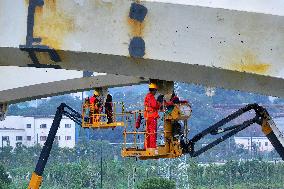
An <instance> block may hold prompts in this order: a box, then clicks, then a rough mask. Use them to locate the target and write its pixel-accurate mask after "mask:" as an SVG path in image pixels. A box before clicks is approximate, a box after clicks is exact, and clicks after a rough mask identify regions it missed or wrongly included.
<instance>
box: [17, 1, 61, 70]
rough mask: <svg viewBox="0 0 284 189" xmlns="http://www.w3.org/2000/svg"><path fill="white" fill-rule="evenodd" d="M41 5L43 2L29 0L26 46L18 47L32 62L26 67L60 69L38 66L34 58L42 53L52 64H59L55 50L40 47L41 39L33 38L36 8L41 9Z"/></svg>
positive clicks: (45, 46)
mask: <svg viewBox="0 0 284 189" xmlns="http://www.w3.org/2000/svg"><path fill="white" fill-rule="evenodd" d="M43 5H44V0H29V6H28V18H27V36H26V44H25V45H20V46H19V48H20V49H21V50H22V51H26V52H28V54H29V57H30V58H31V60H32V62H33V64H28V66H33V67H40V68H42V67H44V68H47V67H48V68H56V69H60V68H61V67H60V66H59V65H42V64H40V62H39V60H38V58H37V56H36V53H37V52H44V53H48V54H49V57H50V59H51V60H52V61H53V62H61V59H60V56H59V55H58V53H57V52H56V50H55V49H53V48H50V47H49V46H47V45H40V44H39V43H40V42H41V38H40V37H34V21H35V11H36V7H42V6H43ZM34 43H37V44H34Z"/></svg>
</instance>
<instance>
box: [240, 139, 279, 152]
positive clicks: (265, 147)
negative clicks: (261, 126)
mask: <svg viewBox="0 0 284 189" xmlns="http://www.w3.org/2000/svg"><path fill="white" fill-rule="evenodd" d="M234 139H235V143H236V145H237V146H238V147H242V148H243V149H247V150H249V151H251V149H253V147H254V146H255V147H257V150H258V151H260V152H265V151H266V152H270V151H272V150H273V149H274V148H273V146H272V144H271V143H270V141H269V140H268V138H266V137H234Z"/></svg>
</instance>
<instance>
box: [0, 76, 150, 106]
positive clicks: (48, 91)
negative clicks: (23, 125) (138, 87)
mask: <svg viewBox="0 0 284 189" xmlns="http://www.w3.org/2000/svg"><path fill="white" fill-rule="evenodd" d="M147 82H148V80H147V79H143V78H137V77H129V76H118V75H111V74H107V75H98V76H93V77H84V78H75V79H68V80H62V81H54V82H49V83H42V84H36V85H30V86H24V87H18V88H14V89H8V90H4V91H0V104H14V103H18V102H23V101H28V100H34V99H38V98H44V97H50V96H55V95H61V94H66V93H72V92H81V91H86V90H92V89H94V88H99V87H100V88H103V89H107V88H111V87H120V86H127V85H135V84H141V83H147ZM5 107H7V106H3V110H4V109H5ZM6 109H7V108H6Z"/></svg>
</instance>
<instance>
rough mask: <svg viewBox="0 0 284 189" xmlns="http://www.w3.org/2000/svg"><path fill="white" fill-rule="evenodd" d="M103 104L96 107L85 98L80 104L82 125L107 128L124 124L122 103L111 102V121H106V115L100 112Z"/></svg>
mask: <svg viewBox="0 0 284 189" xmlns="http://www.w3.org/2000/svg"><path fill="white" fill-rule="evenodd" d="M104 107H105V106H101V107H98V106H97V105H96V104H91V103H89V102H88V100H85V102H84V103H83V106H82V127H83V128H93V129H108V128H115V127H119V126H120V127H123V126H124V116H125V114H124V103H123V102H112V115H111V119H112V121H111V122H109V121H108V115H107V114H106V113H102V112H103V109H104Z"/></svg>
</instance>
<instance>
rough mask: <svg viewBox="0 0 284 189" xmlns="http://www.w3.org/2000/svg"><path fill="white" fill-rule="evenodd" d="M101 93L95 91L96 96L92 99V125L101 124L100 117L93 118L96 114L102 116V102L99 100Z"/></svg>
mask: <svg viewBox="0 0 284 189" xmlns="http://www.w3.org/2000/svg"><path fill="white" fill-rule="evenodd" d="M99 96H100V93H99V92H98V91H97V90H95V91H94V95H93V96H92V97H91V98H90V100H89V101H90V107H92V108H90V121H91V123H94V122H99V119H100V117H99V116H98V115H96V116H93V115H95V114H100V110H101V107H100V106H101V102H100V99H99Z"/></svg>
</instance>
